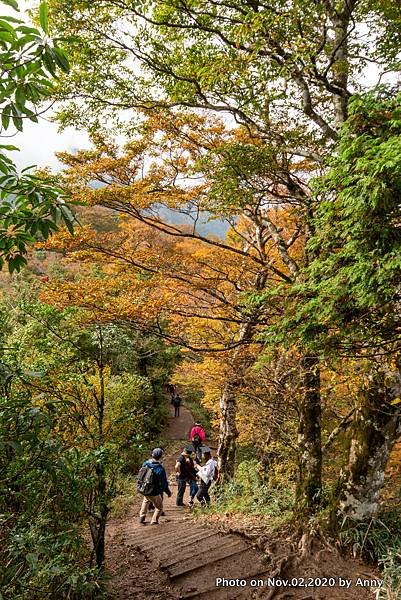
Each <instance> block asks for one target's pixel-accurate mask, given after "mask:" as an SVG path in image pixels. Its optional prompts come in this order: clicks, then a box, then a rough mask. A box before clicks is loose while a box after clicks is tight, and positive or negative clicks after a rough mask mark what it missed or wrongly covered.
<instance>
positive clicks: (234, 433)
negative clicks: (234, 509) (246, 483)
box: [218, 322, 254, 483]
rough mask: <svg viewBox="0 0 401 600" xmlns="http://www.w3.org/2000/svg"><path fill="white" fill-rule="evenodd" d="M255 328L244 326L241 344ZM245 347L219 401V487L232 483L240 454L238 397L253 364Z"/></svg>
mask: <svg viewBox="0 0 401 600" xmlns="http://www.w3.org/2000/svg"><path fill="white" fill-rule="evenodd" d="M253 331H254V325H253V324H252V323H250V322H246V323H243V324H242V325H241V328H240V333H239V341H240V342H241V343H244V344H246V343H248V342H249V341H250V340H251V339H252V335H253ZM253 360H254V359H253V357H252V356H250V355H249V354H248V353H247V351H246V349H244V347H239V348H238V349H237V350H236V352H235V354H234V356H233V361H232V364H231V368H230V372H229V374H228V376H227V379H226V382H225V384H224V387H223V391H222V394H221V397H220V435H219V448H218V466H219V473H220V478H219V481H220V483H224V482H225V481H229V480H230V479H232V478H233V476H234V471H235V458H236V453H237V437H238V430H237V422H236V420H237V394H238V390H240V389H241V386H242V383H243V379H244V376H245V373H246V371H247V369H248V368H249V366H250V365H251V364H252V362H253Z"/></svg>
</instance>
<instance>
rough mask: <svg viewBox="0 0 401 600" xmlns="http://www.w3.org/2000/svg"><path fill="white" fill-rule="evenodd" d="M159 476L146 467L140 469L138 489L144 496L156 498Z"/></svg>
mask: <svg viewBox="0 0 401 600" xmlns="http://www.w3.org/2000/svg"><path fill="white" fill-rule="evenodd" d="M156 488H157V475H156V473H155V472H154V471H153V469H152V468H151V467H148V466H144V467H141V468H140V469H139V473H138V481H137V484H136V489H137V492H138V493H139V494H142V495H143V496H156V493H155V492H156V491H157V489H156Z"/></svg>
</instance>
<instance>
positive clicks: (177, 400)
mask: <svg viewBox="0 0 401 600" xmlns="http://www.w3.org/2000/svg"><path fill="white" fill-rule="evenodd" d="M180 404H181V398H179V397H178V396H174V398H173V406H180Z"/></svg>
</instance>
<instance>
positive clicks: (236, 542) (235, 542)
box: [159, 538, 243, 570]
mask: <svg viewBox="0 0 401 600" xmlns="http://www.w3.org/2000/svg"><path fill="white" fill-rule="evenodd" d="M205 539H207V538H205ZM239 544H243V541H242V540H236V539H230V540H227V541H225V543H224V544H221V545H220V546H215V547H214V548H210V549H209V550H206V552H212V551H213V550H214V549H215V548H229V547H230V546H232V547H233V546H238V545H239ZM202 554H205V550H200V551H199V552H195V553H194V554H192V555H191V556H188V557H185V558H184V559H183V558H182V557H181V558H175V559H173V560H170V561H167V562H166V561H164V562H161V563H159V568H160V569H162V570H165V569H168V568H169V567H172V566H173V565H175V564H177V563H179V562H180V561H182V560H189V559H190V558H196V557H197V556H201V555H202Z"/></svg>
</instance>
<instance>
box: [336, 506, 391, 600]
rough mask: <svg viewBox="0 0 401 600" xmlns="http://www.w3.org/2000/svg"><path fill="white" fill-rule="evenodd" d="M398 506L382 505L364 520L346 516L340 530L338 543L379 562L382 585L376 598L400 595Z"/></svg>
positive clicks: (370, 560) (383, 599)
mask: <svg viewBox="0 0 401 600" xmlns="http://www.w3.org/2000/svg"><path fill="white" fill-rule="evenodd" d="M400 508H401V507H400V506H396V507H391V508H383V509H382V511H381V513H380V514H379V515H378V516H377V517H375V518H372V519H370V521H367V522H357V521H353V520H351V519H346V520H344V522H343V525H342V529H341V531H340V534H339V540H340V542H341V545H342V547H343V548H345V549H350V550H351V552H352V554H353V555H354V556H360V557H362V558H363V559H364V560H367V561H369V562H374V563H376V562H377V563H378V565H379V567H380V576H381V579H383V585H382V586H381V588H380V589H378V590H377V591H376V599H377V600H400V598H401V511H400Z"/></svg>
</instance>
